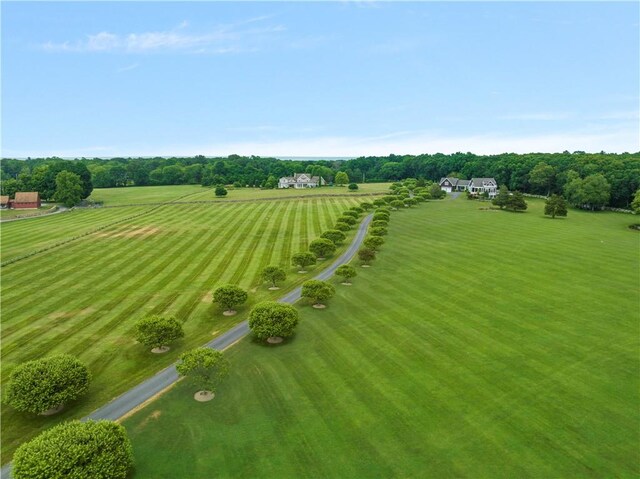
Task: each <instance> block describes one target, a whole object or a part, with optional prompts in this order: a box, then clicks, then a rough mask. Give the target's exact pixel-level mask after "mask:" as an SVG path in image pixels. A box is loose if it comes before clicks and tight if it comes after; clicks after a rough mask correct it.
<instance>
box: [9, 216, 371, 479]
mask: <svg viewBox="0 0 640 479" xmlns="http://www.w3.org/2000/svg"><path fill="white" fill-rule="evenodd" d="M372 217H373V213H370V214H368V215H367V216H366V217H365V218H364V220H362V222H361V223H360V225H359V226H358V231H357V232H356V236H355V237H354V238H353V241H351V244H350V245H349V247H348V248H347V249H346V251H345V252H344V253H342V254H341V255H340V256H339V257H338V259H336V260H335V261H334V262H333V263H332V264H331V266H329V267H328V268H325V269H324V270H322V271H321V272H320V273H319V274H318V275H317V276H315V277H314V278H313V279H320V280H326V279H329V278H330V277H331V276H332V275H333V273H334V272H335V270H336V269H337V268H338V266H340V265H343V264H345V263H348V262H349V261H350V260H351V259H352V258H353V257H354V256H355V255H356V252H357V251H358V248H359V247H360V245H361V244H362V241H363V240H364V237H365V236H366V234H367V228H368V227H369V223H371V219H372ZM301 292H302V286H298V287H297V288H295V289H293V290H292V291H291V292H289V293H287V294H285V295H284V296H282V297H281V298H280V299H278V301H279V302H281V303H289V304H293V303H295V302H296V301H298V300H299V299H300V298H301ZM249 331H250V330H249V323H248V321H243V322H241V323H239V324H237V325H236V326H234V327H233V328H231V329H230V330H228V331H227V332H225V333H223V334H221V335H220V336H218V337H217V338H215V339H213V340H211V341H209V342H208V343H206V344H205V345H204V346H203V347H205V348H212V349H217V350H219V351H222V350H224V349H226V348H228V347H230V346H232V345H233V344H234V343H236V342H238V341H239V340H240V339H242V338H244V337H245V336H246V335H247V334H249ZM178 379H179V376H178V373H177V371H176V366H175V363H174V364H172V365H171V366H168V367H166V368H165V369H163V370H161V371H160V372H158V373H156V374H155V375H153V376H151V377H150V378H149V379H146V380H145V381H143V382H142V383H140V384H138V385H137V386H135V387H133V388H131V389H129V391H127V392H125V393H123V394H121V395H120V396H118V397H117V398H116V399H114V400H113V401H111V402H109V403H107V404H105V405H104V406H102V407H101V408H99V409H97V410H95V411H94V412H92V413H91V414H89V415H88V416H85V417H83V418H82V419H80V420H81V421H87V420H99V419H108V420H111V421H116V420H118V419H121V418H123V417H125V416H127V415H128V414H129V413H131V412H133V411H134V410H135V409H137V408H139V407H140V406H141V405H143V404H144V403H146V402H147V401H149V400H150V399H152V398H154V397H155V396H157V395H159V394H161V393H162V392H163V391H165V390H166V389H168V388H169V387H170V386H172V385H173V384H175V383H176V381H178ZM0 477H2V478H3V479H10V477H11V464H6V465H5V466H4V467H3V468H2V469H1V470H0Z"/></svg>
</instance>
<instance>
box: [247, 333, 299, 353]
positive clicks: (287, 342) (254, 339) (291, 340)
mask: <svg viewBox="0 0 640 479" xmlns="http://www.w3.org/2000/svg"><path fill="white" fill-rule="evenodd" d="M249 334H251V333H249ZM297 336H298V335H297V334H294V335H293V336H289V337H288V338H283V341H282V342H281V343H278V344H270V343H268V342H267V340H266V339H258V338H257V337H255V336H254V335H253V334H251V337H250V339H249V341H251V344H255V345H257V346H261V347H263V348H269V349H271V348H284V347H287V346H288V345H290V344H293V343H294V342H295V340H296V337H297Z"/></svg>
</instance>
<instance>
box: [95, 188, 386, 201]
mask: <svg viewBox="0 0 640 479" xmlns="http://www.w3.org/2000/svg"><path fill="white" fill-rule="evenodd" d="M389 185H390V183H367V184H363V185H359V189H358V191H355V192H351V191H350V190H349V189H348V188H347V187H338V186H333V187H331V186H326V187H322V188H306V189H295V188H289V189H283V190H280V189H274V190H261V189H260V188H237V189H235V188H229V189H228V194H227V196H225V197H223V198H218V197H216V195H215V194H214V192H213V188H204V187H202V186H200V185H177V186H138V187H136V186H133V187H127V188H96V189H95V190H93V193H92V194H91V198H90V199H92V200H94V201H101V202H103V203H104V205H105V206H118V205H129V204H138V203H158V202H165V201H206V200H258V199H274V198H287V197H292V196H308V195H314V196H315V195H345V196H355V197H357V195H358V194H372V193H386V192H387V191H389ZM361 200H362V199H361Z"/></svg>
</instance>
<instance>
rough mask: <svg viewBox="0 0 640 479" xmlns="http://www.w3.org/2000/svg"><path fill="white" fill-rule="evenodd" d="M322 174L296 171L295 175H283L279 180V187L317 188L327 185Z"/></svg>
mask: <svg viewBox="0 0 640 479" xmlns="http://www.w3.org/2000/svg"><path fill="white" fill-rule="evenodd" d="M326 184H327V182H326V181H324V178H322V176H309V175H305V174H304V173H300V174H298V173H294V174H293V176H283V177H282V178H280V181H278V188H316V187H318V186H323V185H326Z"/></svg>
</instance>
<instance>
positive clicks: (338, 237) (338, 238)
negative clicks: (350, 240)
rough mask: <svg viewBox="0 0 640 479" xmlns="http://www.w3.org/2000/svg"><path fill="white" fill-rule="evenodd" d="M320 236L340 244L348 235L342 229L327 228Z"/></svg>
mask: <svg viewBox="0 0 640 479" xmlns="http://www.w3.org/2000/svg"><path fill="white" fill-rule="evenodd" d="M320 238H326V239H328V240H329V241H332V242H333V243H334V244H337V245H340V244H342V243H343V242H344V240H345V239H347V235H345V234H344V233H343V232H342V231H340V230H327V231H325V232H324V233H322V234H321V235H320Z"/></svg>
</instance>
